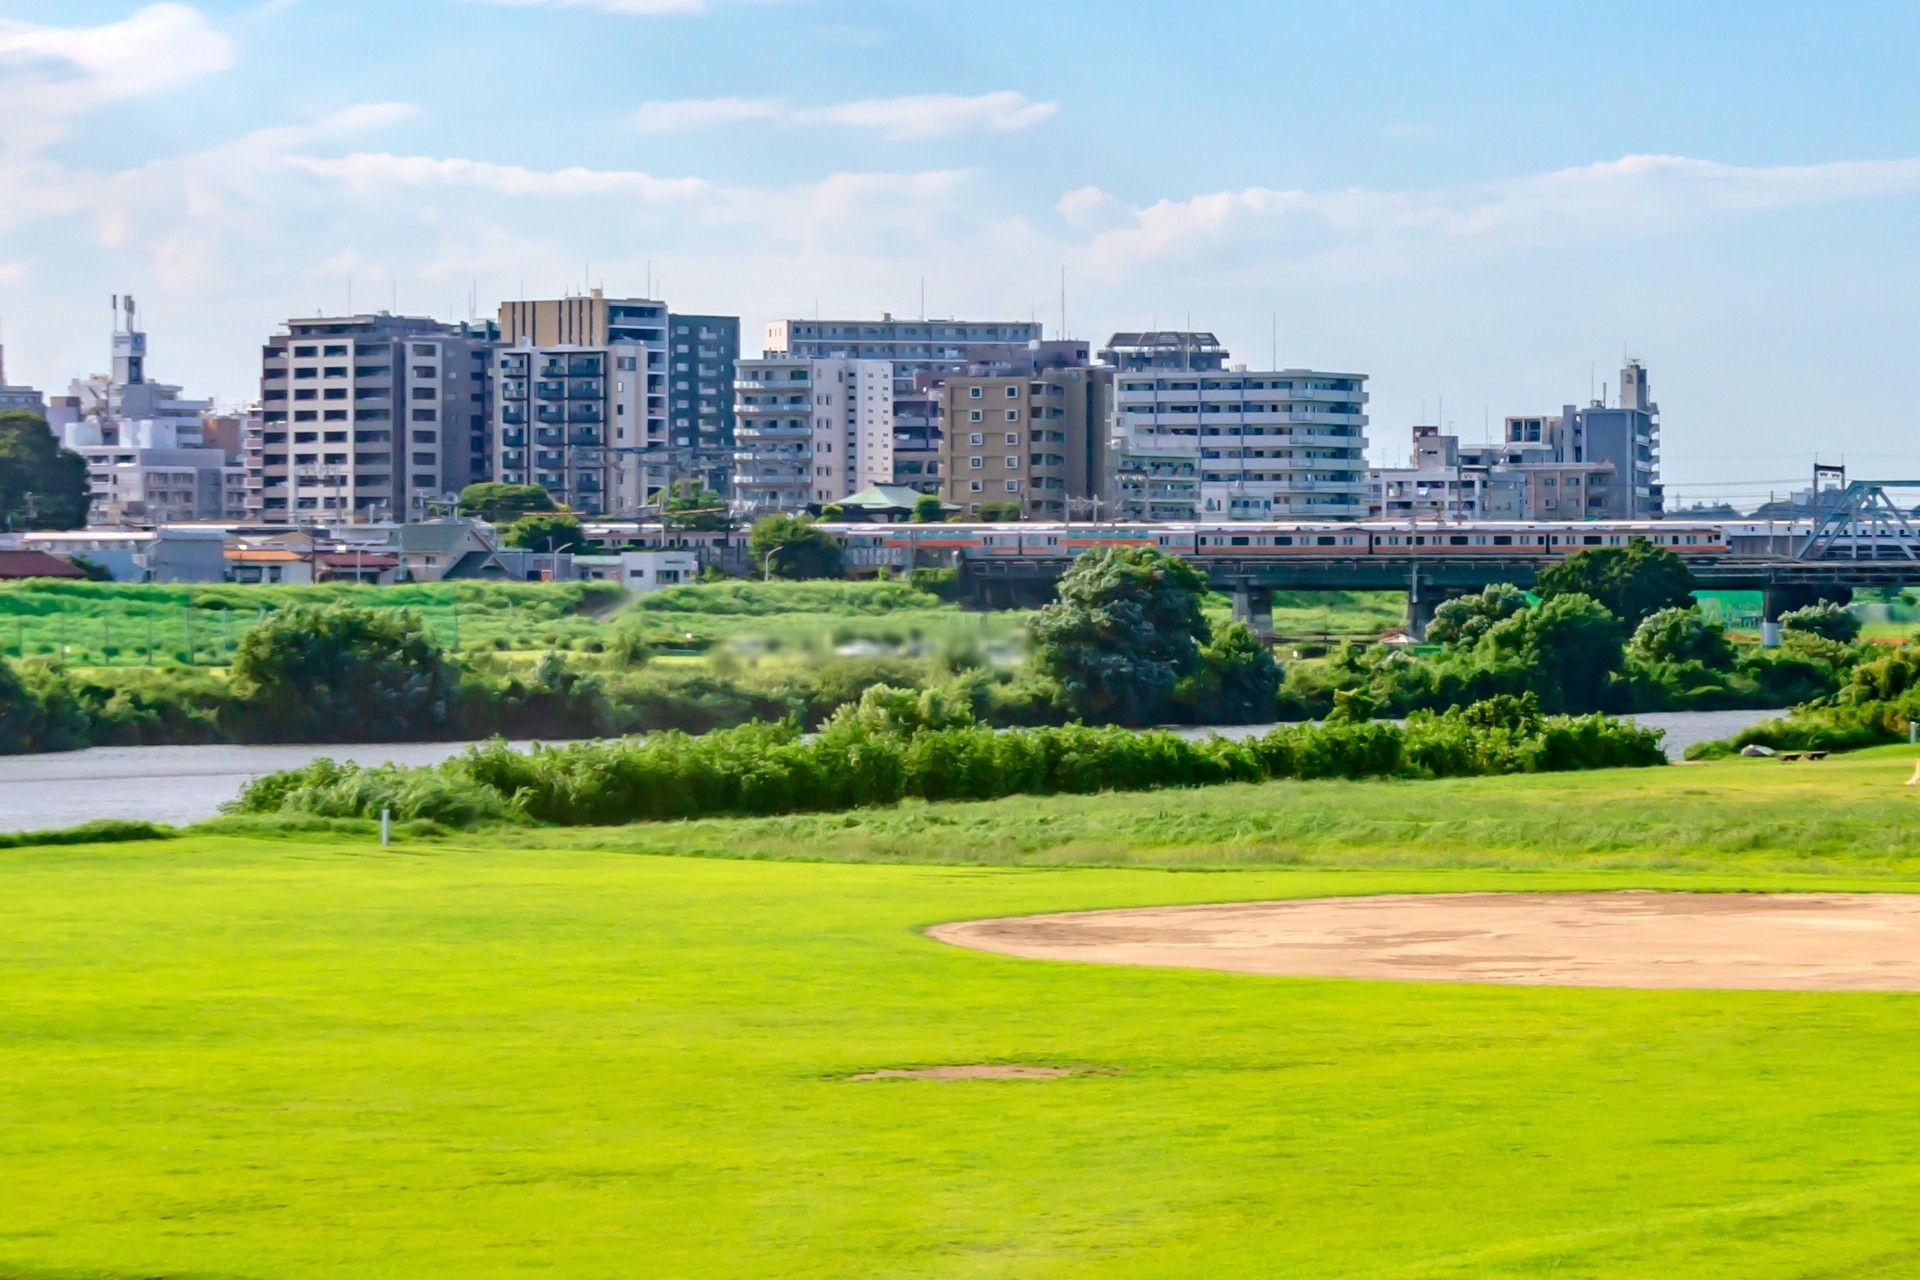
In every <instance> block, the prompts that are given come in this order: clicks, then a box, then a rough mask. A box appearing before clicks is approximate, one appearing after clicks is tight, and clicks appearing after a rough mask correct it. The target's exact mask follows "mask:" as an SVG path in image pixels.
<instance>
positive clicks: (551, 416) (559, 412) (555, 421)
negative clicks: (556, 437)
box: [534, 404, 567, 426]
mask: <svg viewBox="0 0 1920 1280" xmlns="http://www.w3.org/2000/svg"><path fill="white" fill-rule="evenodd" d="M534 416H535V417H536V418H538V419H539V420H540V421H542V422H545V423H548V424H550V425H553V426H558V425H559V424H560V423H563V422H565V421H566V420H567V411H566V410H565V409H563V408H561V407H560V406H559V405H557V404H543V405H541V406H540V409H539V411H538V412H537V413H535V414H534Z"/></svg>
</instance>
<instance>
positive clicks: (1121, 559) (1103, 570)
mask: <svg viewBox="0 0 1920 1280" xmlns="http://www.w3.org/2000/svg"><path fill="white" fill-rule="evenodd" d="M1206 594H1207V580H1206V575H1205V574H1203V573H1202V572H1201V571H1200V570H1199V569H1197V568H1195V567H1194V566H1193V565H1192V564H1190V563H1188V562H1187V561H1185V560H1183V559H1181V558H1180V557H1178V556H1170V555H1166V554H1164V553H1162V552H1160V551H1158V550H1156V549H1154V548H1152V547H1107V548H1102V549H1100V550H1097V551H1090V552H1088V553H1087V554H1085V555H1083V556H1081V557H1079V558H1078V559H1077V560H1075V561H1074V562H1073V567H1072V568H1070V569H1069V570H1068V571H1067V573H1066V575H1065V576H1064V577H1062V578H1061V579H1060V599H1059V600H1058V601H1057V602H1056V603H1054V604H1050V605H1048V606H1047V607H1046V608H1044V609H1042V610H1041V611H1040V612H1039V614H1038V616H1036V617H1035V618H1034V620H1033V625H1032V626H1031V627H1030V628H1029V632H1030V636H1031V639H1032V645H1033V661H1034V665H1035V667H1036V668H1037V669H1038V670H1039V671H1040V672H1041V673H1043V674H1045V675H1047V676H1049V677H1051V678H1052V679H1054V680H1056V681H1058V682H1059V684H1060V687H1061V688H1062V689H1063V690H1064V691H1065V696H1066V699H1067V703H1068V705H1069V706H1071V707H1073V708H1074V710H1075V711H1076V712H1077V713H1078V714H1079V715H1081V716H1083V717H1085V718H1087V719H1090V720H1100V721H1106V722H1113V723H1119V724H1147V723H1151V722H1153V721H1155V720H1157V719H1160V718H1161V717H1162V716H1164V715H1165V714H1166V713H1167V710H1168V706H1169V703H1170V701H1171V698H1172V695H1173V692H1174V688H1175V686H1176V685H1177V684H1178V683H1179V682H1180V681H1181V680H1183V679H1185V678H1186V677H1188V676H1190V675H1192V674H1193V673H1194V672H1195V671H1196V670H1198V669H1199V667H1200V665H1201V660H1200V648H1201V646H1202V645H1204V644H1206V643H1208V642H1209V641H1210V640H1211V639H1212V633H1211V630H1210V628H1209V626H1208V624H1207V618H1206V614H1205V612H1204V611H1203V609H1202V605H1203V602H1204V600H1205V597H1206Z"/></svg>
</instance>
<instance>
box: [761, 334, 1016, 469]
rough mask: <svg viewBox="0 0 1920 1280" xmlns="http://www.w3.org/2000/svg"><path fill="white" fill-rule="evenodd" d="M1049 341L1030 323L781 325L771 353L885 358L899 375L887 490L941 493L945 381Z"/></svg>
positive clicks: (771, 338)
mask: <svg viewBox="0 0 1920 1280" xmlns="http://www.w3.org/2000/svg"><path fill="white" fill-rule="evenodd" d="M1043 336H1044V333H1043V330H1042V326H1041V325H1040V324H1038V323H1036V322H1034V321H1031V320H899V319H895V318H894V316H893V315H892V314H890V313H887V312H882V313H881V315H880V318H879V319H878V320H817V319H816V320H775V321H773V322H771V323H770V324H768V325H767V330H766V340H767V345H766V354H767V355H769V356H774V355H786V356H808V357H812V358H814V359H843V360H885V361H887V362H888V363H889V364H890V365H891V366H892V369H893V426H894V474H893V475H891V476H888V477H885V478H883V479H882V480H881V481H880V483H882V484H902V485H906V486H908V487H910V488H913V489H917V490H919V491H920V492H922V493H938V492H940V488H941V481H942V479H943V477H942V476H941V475H940V465H941V464H940V414H939V404H940V383H941V381H942V380H943V379H945V378H947V377H951V376H953V375H956V374H965V373H968V372H981V371H984V367H986V366H993V365H1007V366H1009V367H1010V366H1012V365H1013V364H1014V363H1016V362H1018V361H1020V360H1021V359H1022V358H1023V357H1027V355H1028V348H1029V346H1030V344H1032V343H1035V342H1039V341H1040V340H1041V338H1042V337H1043Z"/></svg>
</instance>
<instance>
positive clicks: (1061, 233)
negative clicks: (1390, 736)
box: [0, 0, 1920, 505]
mask: <svg viewBox="0 0 1920 1280" xmlns="http://www.w3.org/2000/svg"><path fill="white" fill-rule="evenodd" d="M1216 12H1218V13H1220V14H1222V15H1224V16H1226V17H1228V18H1230V19H1231V21H1229V22H1226V23H1213V24H1207V25H1205V26H1202V25H1201V24H1198V23H1178V22H1176V23H1168V22H1167V21H1166V20H1165V18H1164V15H1162V16H1161V17H1160V18H1157V19H1153V18H1152V15H1154V14H1156V13H1159V11H1158V10H1154V9H1149V8H1147V7H1146V6H1143V5H1137V4H1131V3H1123V4H1116V5H1103V6H1099V7H1098V8H1097V9H1096V8H1095V7H1094V6H1091V5H1083V4H1065V5H1059V6H1052V7H1049V8H1048V9H1046V10H1045V11H1042V12H1028V11H1025V10H1016V9H1014V8H1013V7H1012V6H1010V5H1004V4H999V3H992V2H987V3H981V4H976V5H974V6H969V7H967V9H965V10H964V11H956V10H953V9H951V8H940V9H938V10H936V9H934V8H933V7H931V6H922V5H907V4H881V3H843V2H835V0H786V2H784V3H781V2H772V0H760V2H755V3H746V2H744V0H742V2H732V3H729V2H727V0H712V2H711V3H705V4H702V3H699V2H698V0H599V2H598V3H585V2H578V3H538V2H532V0H529V2H523V3H483V2H470V3H462V2H457V0H420V2H419V3H417V4H413V5H409V6H406V7H405V8H404V9H401V10H395V11H392V12H391V13H389V6H375V5H373V4H370V3H361V2H360V0H334V2H333V3H330V4H327V5H320V4H317V3H314V2H313V0H291V2H289V0H269V3H266V4H258V3H247V4H239V3H215V2H213V0H208V2H206V3H202V4H199V5H185V4H151V5H138V4H131V3H124V2H121V0H62V2H61V3H57V4H56V3H43V2H38V0H0V70H4V71H5V72H6V73H7V74H8V77H9V79H10V81H12V82H13V84H14V86H15V88H14V92H15V95H16V96H15V99H14V102H13V104H12V105H11V106H10V110H9V113H8V116H7V118H6V120H4V121H0V181H4V182H5V184H6V187H7V189H8V190H9V191H10V192H11V193H13V198H12V199H11V200H10V201H9V202H8V205H7V207H5V208H0V320H4V321H5V340H6V344H7V349H8V357H9V358H8V371H9V375H10V378H11V380H12V381H15V382H26V383H31V384H33V385H37V386H39V387H41V388H42V389H43V390H45V391H48V392H50V393H54V394H58V393H61V392H63V391H64V390H65V388H66V384H67V382H68V380H69V379H71V378H74V377H81V376H85V375H86V374H89V373H93V372H97V371H100V370H101V369H103V368H104V367H105V365H106V362H107V354H108V352H107V338H106V335H107V332H108V323H107V322H108V319H109V317H108V316H107V315H106V314H105V308H103V307H101V306H100V305H99V303H101V302H104V301H106V300H107V299H108V298H109V297H110V296H111V295H112V294H114V293H126V292H132V293H134V294H136V295H138V296H139V297H140V298H141V301H142V304H143V308H144V311H145V315H146V326H147V328H148V329H149V331H150V332H151V333H152V335H153V354H152V364H153V369H154V374H155V376H157V377H161V378H165V379H166V380H168V381H171V382H177V383H181V384H183V385H184V386H185V388H186V389H187V391H188V393H190V394H193V395H197V396H216V395H217V396H218V397H219V398H220V399H221V400H222V401H223V402H226V403H235V402H239V401H244V400H248V399H252V398H253V397H254V396H255V395H257V394H258V385H257V370H258V347H259V343H260V340H261V338H262V336H263V335H264V334H265V333H266V332H268V331H269V330H270V328H271V327H272V326H275V325H277V324H278V323H279V322H281V321H283V320H285V319H286V318H287V317H289V316H294V315H306V314H312V313H313V312H314V311H316V310H320V311H326V312H329V313H338V312H344V311H345V310H347V302H348V289H349V286H351V288H352V291H353V301H354V303H355V304H356V309H358V310H373V309H377V308H394V309H397V310H398V311H400V312H402V313H414V314H423V315H432V316H436V317H439V318H443V319H444V318H446V317H447V316H448V314H449V312H451V313H452V314H453V315H454V318H457V319H464V318H465V317H466V315H467V311H468V305H469V304H468V299H469V298H470V296H475V295H476V293H477V297H478V299H479V306H478V308H477V310H478V312H479V314H480V315H481V316H483V317H486V316H491V315H492V314H494V312H495V309H496V305H497V303H498V302H500V301H507V300H512V299H514V298H516V297H526V298H543V297H555V296H559V295H560V294H561V293H562V292H564V291H567V290H573V291H581V290H584V289H585V288H586V287H587V286H588V285H590V284H594V285H600V284H604V286H605V287H606V289H607V291H608V293H609V294H610V295H613V296H636V295H639V294H642V293H649V294H651V295H652V296H655V297H658V298H660V299H662V300H664V301H666V302H668V303H669V304H670V305H672V306H673V307H674V308H676V309H682V310H687V311H694V312H700V313H706V314H726V315H733V314H737V315H739V316H741V318H742V324H743V329H744V331H745V333H746V334H748V335H757V334H759V333H760V332H762V330H763V328H764V324H765V322H767V321H769V320H774V319H778V318H782V317H788V316H803V315H810V314H814V313H815V311H816V308H817V310H818V313H819V314H822V315H827V316H834V317H852V318H861V317H869V316H872V317H877V316H878V315H879V314H880V313H881V312H882V311H891V312H892V313H894V314H895V315H899V316H914V315H918V314H921V297H922V289H923V287H924V297H925V299H926V302H925V312H926V314H929V315H935V316H949V315H952V316H961V317H967V318H977V319H988V318H991V319H1010V320H1011V319H1028V318H1031V319H1037V320H1039V321H1041V322H1042V323H1044V324H1045V325H1046V327H1047V330H1048V333H1049V335H1050V336H1051V335H1052V334H1053V333H1054V332H1055V331H1056V330H1057V329H1058V327H1059V318H1060V299H1059V293H1060V278H1061V274H1062V270H1063V268H1064V272H1065V276H1066V283H1067V299H1066V306H1067V321H1068V322H1067V332H1068V333H1069V334H1071V335H1072V336H1075V337H1078V338H1082V339H1087V340H1090V341H1093V342H1099V341H1101V340H1103V339H1104V338H1105V337H1106V336H1107V335H1108V334H1109V333H1111V332H1114V331H1118V330H1123V329H1141V328H1152V327H1158V328H1186V327H1193V328H1199V329H1207V330H1211V331H1213V332H1215V333H1218V334H1219V335H1220V337H1221V339H1222V341H1223V342H1224V344H1225V345H1226V346H1228V347H1229V348H1230V349H1231V350H1232V351H1233V353H1234V356H1233V358H1234V360H1235V361H1236V362H1245V363H1247V364H1248V365H1250V366H1252V367H1255V368H1261V367H1265V366H1267V365H1269V364H1272V363H1275V357H1276V356H1277V363H1278V364H1280V365H1282V366H1299V367H1317V368H1346V369H1359V370H1364V371H1366V372H1367V373H1368V374H1369V375H1370V377H1371V379H1372V382H1371V391H1372V394H1373V405H1372V417H1373V424H1374V426H1373V431H1372V446H1373V447H1372V450H1371V454H1372V457H1373V458H1374V460H1375V461H1380V460H1384V459H1387V458H1390V457H1394V456H1396V455H1401V454H1404V449H1405V446H1404V444H1403V443H1402V442H1403V441H1404V439H1405V432H1404V427H1405V426H1408V425H1412V424H1414V423H1415V422H1417V421H1434V420H1435V419H1439V418H1441V417H1442V413H1441V411H1440V408H1439V406H1440V405H1441V404H1443V403H1444V405H1445V406H1446V409H1445V412H1444V421H1443V422H1442V423H1441V425H1443V426H1445V427H1447V428H1448V429H1450V430H1452V431H1454V432H1457V433H1458V434H1459V435H1460V437H1461V438H1462V439H1463V440H1470V441H1471V440H1478V439H1480V438H1481V436H1482V433H1483V430H1484V429H1485V426H1490V427H1491V429H1492V430H1493V431H1494V432H1495V433H1497V431H1498V427H1499V423H1500V421H1501V420H1502V418H1504V417H1505V416H1507V415H1511V414H1523V413H1556V412H1558V411H1559V410H1560V408H1561V406H1562V405H1565V404H1569V403H1572V404H1580V403H1584V402H1585V400H1586V399H1587V398H1588V395H1589V388H1590V386H1593V385H1594V384H1595V383H1596V382H1610V381H1611V376H1612V375H1611V372H1610V371H1612V370H1615V369H1617V368H1618V365H1619V362H1620V358H1621V356H1622V355H1623V354H1631V355H1635V356H1639V357H1641V358H1643V359H1645V360H1646V361H1647V362H1648V364H1649V365H1650V366H1651V367H1652V368H1653V369H1654V371H1655V376H1656V378H1657V379H1658V385H1659V398H1660V400H1661V403H1662V408H1663V410H1664V415H1663V416H1664V419H1665V422H1666V424H1667V431H1668V436H1667V446H1668V448H1667V452H1666V454H1665V457H1664V458H1663V472H1664V478H1665V479H1666V481H1667V484H1668V489H1669V493H1670V500H1671V501H1672V502H1673V503H1674V505H1679V504H1681V503H1684V502H1685V501H1687V500H1689V499H1690V498H1692V497H1694V496H1696V494H1698V495H1699V496H1722V495H1726V496H1735V497H1739V498H1743V499H1749V500H1752V499H1764V497H1765V496H1766V492H1767V491H1769V490H1772V489H1779V490H1784V489H1785V488H1787V487H1788V485H1789V484H1790V483H1792V478H1793V477H1796V476H1799V475H1801V474H1803V473H1805V472H1806V471H1807V470H1808V466H1807V464H1808V463H1809V462H1810V461H1811V456H1812V452H1813V449H1812V446H1813V445H1814V444H1816V443H1817V444H1818V445H1819V446H1821V447H1822V448H1823V449H1825V450H1826V451H1827V456H1834V455H1837V454H1841V453H1844V454H1845V455H1846V456H1847V457H1848V460H1849V461H1850V462H1852V463H1854V464H1855V466H1856V467H1858V468H1860V469H1861V470H1862V471H1863V472H1865V473H1874V472H1877V473H1881V474H1888V473H1894V472H1900V471H1902V470H1903V469H1904V468H1905V467H1907V466H1908V465H1910V463H1909V462H1908V459H1909V458H1910V457H1911V455H1909V454H1907V453H1906V452H1904V450H1905V449H1907V448H1909V447H1910V446H1906V445H1905V437H1906V433H1905V432H1904V431H1903V430H1902V427H1903V425H1904V422H1905V420H1906V418H1908V417H1909V416H1911V414H1912V413H1913V412H1914V410H1915V408H1916V407H1920V406H1917V405H1916V392H1915V391H1914V390H1913V389H1912V388H1911V387H1909V386H1908V385H1907V380H1906V379H1904V378H1903V377H1902V376H1901V371H1902V368H1903V364H1902V362H1901V360H1900V358H1899V357H1900V356H1901V355H1902V354H1903V353H1904V349H1905V347H1906V346H1908V345H1909V344H1910V342H1911V339H1912V337H1913V332H1912V330H1913V322H1912V318H1911V316H1910V315H1909V314H1908V312H1907V309H1906V308H1904V307H1903V306H1902V303H1901V298H1902V295H1903V294H1905V293H1907V292H1908V291H1909V290H1910V289H1911V286H1912V284H1913V280H1912V278H1911V277H1912V275H1913V267H1912V262H1911V260H1912V252H1911V250H1912V248H1913V234H1914V233H1913V231H1912V226H1913V219H1912V212H1913V209H1912V204H1913V201H1914V198H1915V195H1916V193H1920V159H1917V158H1915V157H1916V155H1920V139H1916V138H1914V137H1913V129H1912V127H1911V126H1910V125H1909V124H1908V123H1906V122H1907V121H1908V120H1909V119H1911V117H1912V114H1913V113H1912V112H1911V111H1909V110H1903V109H1902V108H1903V107H1905V106H1908V105H1910V104H1908V103H1907V101H1906V100H1907V99H1909V98H1910V97H1912V96H1913V95H1914V93H1915V92H1916V91H1915V90H1914V89H1912V88H1911V87H1909V86H1908V85H1906V84H1905V83H1904V81H1903V80H1902V79H1901V78H1900V77H1899V75H1898V68H1897V64H1896V63H1895V62H1894V58H1895V57H1896V56H1897V55H1896V53H1895V52H1894V51H1895V50H1896V49H1897V48H1899V47H1900V46H1901V45H1902V44H1904V43H1905V41H1904V40H1902V39H1901V36H1902V35H1903V34H1904V35H1908V36H1911V35H1913V34H1920V18H1917V17H1916V15H1914V14H1911V13H1909V12H1906V11H1903V10H1900V9H1897V8H1894V7H1891V6H1874V5H1855V6H1848V7H1846V8H1845V9H1844V10H1842V11H1840V12H1837V13H1823V14H1821V15H1820V16H1819V17H1818V19H1817V20H1816V19H1814V18H1810V17H1803V16H1799V15H1796V14H1795V13H1794V12H1793V11H1792V10H1790V9H1788V8H1787V7H1785V6H1741V7H1739V8H1737V9H1736V8H1735V7H1733V6H1711V5H1709V6H1696V7H1693V8H1692V9H1690V10H1689V12H1688V13H1686V14H1681V15H1675V14H1669V13H1664V12H1661V11H1659V10H1657V9H1655V8H1653V7H1650V6H1641V5H1624V6H1614V7H1610V8H1608V9H1606V10H1600V9H1597V8H1594V9H1588V10H1585V11H1580V12H1567V13H1556V14H1536V13H1533V12H1532V11H1527V12H1526V17H1525V20H1524V21H1521V22H1512V21H1507V20H1506V17H1507V16H1510V15H1511V13H1512V11H1511V10H1510V9H1507V8H1506V7H1502V6H1488V5H1480V6H1470V7H1467V8H1463V9H1459V10H1457V11H1452V12H1450V14H1449V16H1448V18H1447V19H1446V20H1445V21H1441V20H1440V19H1438V18H1430V17H1428V16H1426V15H1424V14H1422V13H1421V12H1420V11H1419V10H1418V9H1417V8H1415V7H1413V6H1394V5H1379V6H1371V7H1369V8H1367V9H1365V10H1364V11H1358V12H1350V13H1346V14H1329V13H1324V12H1320V11H1317V10H1308V9H1298V8H1287V7H1278V6H1253V5H1242V6H1226V7H1223V8H1221V9H1219V10H1217V11H1216ZM376 13H378V14H382V15H387V16H386V19H385V20H381V21H376ZM1596 15H1604V21H1603V20H1602V18H1601V17H1599V16H1596ZM1150 19H1151V20H1152V24H1153V25H1151V26H1149V25H1147V24H1148V23H1149V21H1150ZM1009 31H1013V32H1018V34H1019V38H1018V39H1008V38H1006V33H1007V32H1009ZM376 37H377V38H376ZM1149 37H1151V38H1149ZM1229 37H1230V38H1229ZM929 50H933V51H937V54H938V56H929V55H928V51H929ZM1300 53H1304V54H1306V55H1307V56H1295V55H1296V54H1300ZM909 55H911V56H909ZM1175 55H1180V56H1175ZM556 68H562V69H565V71H566V74H564V75H561V74H557V73H556V72H555V69H556ZM829 72H830V73H829ZM516 76H519V77H522V78H524V80H525V83H526V84H527V85H529V86H538V89H539V92H537V93H517V92H514V91H512V86H513V83H514V80H515V77H516ZM1862 86H1872V92H1871V93H1868V92H1867V91H1866V90H1865V89H1864V88H1863V87H1862ZM923 282H924V285H923ZM649 285H651V288H649ZM395 304H397V307H396V306H395ZM743 347H744V348H745V349H744V350H743V352H742V354H743V355H754V354H758V351H757V347H756V344H755V342H754V341H753V340H752V339H751V338H749V340H748V341H746V342H745V343H743ZM1590 371H1597V372H1590ZM1787 378H1791V379H1792V380H1793V383H1792V384H1803V385H1808V386H1813V385H1820V386H1826V385H1833V386H1845V387H1846V388H1847V389H1848V393H1849V394H1848V400H1849V407H1848V409H1847V411H1846V413H1845V416H1844V421H1843V422H1841V423H1839V424H1833V423H1831V422H1827V423H1824V424H1823V426H1822V429H1821V430H1820V431H1819V432H1817V433H1809V432H1807V430H1806V424H1807V421H1808V418H1807V407H1806V406H1805V405H1804V404H1802V403H1801V400H1802V398H1801V397H1797V396H1787V395H1782V394H1780V392H1781V391H1782V390H1783V389H1784V388H1785V386H1786V385H1790V384H1787V383H1786V379H1787ZM1483 424H1484V425H1483ZM1914 460H1916V461H1920V459H1914ZM1731 481H1737V482H1740V484H1739V485H1734V484H1729V483H1727V482H1731ZM1709 482H1712V483H1711V486H1710V487H1709V488H1698V487H1697V486H1701V485H1707V484H1708V483H1709ZM1740 485H1744V486H1745V487H1744V488H1742V487H1740Z"/></svg>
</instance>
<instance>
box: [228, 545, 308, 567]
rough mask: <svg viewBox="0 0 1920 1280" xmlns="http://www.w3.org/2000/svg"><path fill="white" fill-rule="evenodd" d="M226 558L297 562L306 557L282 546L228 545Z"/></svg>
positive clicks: (269, 562)
mask: <svg viewBox="0 0 1920 1280" xmlns="http://www.w3.org/2000/svg"><path fill="white" fill-rule="evenodd" d="M227 559H229V560H240V561H244V562H245V563H247V564H299V563H300V562H301V561H302V560H305V559H306V557H305V556H303V555H301V554H300V553H299V552H297V551H288V550H286V549H284V548H282V547H228V548H227Z"/></svg>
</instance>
